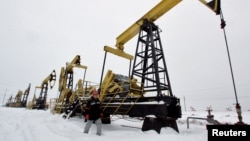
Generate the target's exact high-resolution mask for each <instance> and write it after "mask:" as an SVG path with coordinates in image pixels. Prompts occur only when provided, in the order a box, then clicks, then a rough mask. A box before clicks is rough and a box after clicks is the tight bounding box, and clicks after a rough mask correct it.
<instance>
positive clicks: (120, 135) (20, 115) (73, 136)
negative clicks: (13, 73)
mask: <svg viewBox="0 0 250 141" xmlns="http://www.w3.org/2000/svg"><path fill="white" fill-rule="evenodd" d="M0 113H1V116H0V140H1V141H85V140H86V141H98V140H102V141H103V140H104V141H106V140H108V141H118V140H119V141H125V140H126V141H128V140H129V141H133V140H136V141H147V140H150V141H151V140H163V139H164V140H166V139H167V140H180V141H207V129H206V125H207V124H209V123H207V122H206V121H205V120H198V119H189V128H188V127H187V117H199V118H206V117H207V114H208V113H207V111H206V110H204V111H183V112H182V117H181V118H180V119H178V120H177V125H178V129H179V133H177V132H176V131H175V130H173V129H172V128H169V127H164V128H162V129H161V133H160V134H158V133H157V132H156V131H155V130H149V131H144V132H143V131H142V130H141V129H140V128H141V127H142V123H143V121H142V120H139V119H135V118H129V117H124V116H118V115H115V116H113V117H112V118H111V119H112V120H111V124H103V134H102V136H97V135H96V134H95V133H96V127H95V125H92V127H91V129H90V132H89V134H84V133H83V128H84V125H85V122H84V119H83V118H82V117H81V116H75V117H72V118H69V119H64V118H62V114H53V113H51V112H50V110H30V109H26V108H11V107H0ZM211 114H212V115H214V119H215V120H218V121H219V122H222V123H232V124H233V123H236V122H237V121H238V118H237V113H236V112H235V111H234V110H232V111H212V112H211ZM242 117H243V122H244V123H246V124H249V123H250V111H243V112H242ZM127 126H130V127H127Z"/></svg>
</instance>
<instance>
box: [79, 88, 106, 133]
mask: <svg viewBox="0 0 250 141" xmlns="http://www.w3.org/2000/svg"><path fill="white" fill-rule="evenodd" d="M98 97H99V94H98V91H97V90H94V91H93V92H92V96H91V97H90V99H88V101H87V104H86V107H85V120H86V121H87V123H86V125H85V127H84V133H88V132H89V129H90V127H91V126H92V124H93V123H95V124H96V127H97V131H96V134H97V135H99V136H101V134H102V120H101V118H102V116H103V111H102V107H101V102H100V100H99V98H98Z"/></svg>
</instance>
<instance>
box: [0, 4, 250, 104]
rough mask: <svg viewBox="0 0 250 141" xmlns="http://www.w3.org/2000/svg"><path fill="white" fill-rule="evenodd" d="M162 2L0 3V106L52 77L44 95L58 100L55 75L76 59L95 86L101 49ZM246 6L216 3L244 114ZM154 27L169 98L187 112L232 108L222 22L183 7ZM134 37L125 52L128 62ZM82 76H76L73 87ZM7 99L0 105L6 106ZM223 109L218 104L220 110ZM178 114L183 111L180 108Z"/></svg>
mask: <svg viewBox="0 0 250 141" xmlns="http://www.w3.org/2000/svg"><path fill="white" fill-rule="evenodd" d="M158 2H160V0H147V1H145V0H136V1H135V0H119V1H118V0H105V1H104V0H88V1H87V0H70V1H69V0H0V19H1V21H0V64H1V71H0V72H1V73H0V102H1V104H2V103H3V102H4V103H5V102H6V101H7V99H8V98H9V97H10V96H11V95H13V96H15V95H16V94H17V92H18V90H23V91H24V90H25V89H26V88H27V87H28V85H29V83H31V91H30V96H29V98H32V97H33V95H34V89H35V86H37V85H41V82H42V81H43V80H44V79H45V78H46V77H47V76H48V75H49V74H50V73H51V72H52V70H53V69H55V70H56V73H57V83H56V85H55V87H54V88H53V90H49V91H48V96H49V97H56V96H57V95H58V81H59V75H60V70H61V67H65V65H66V62H70V61H71V60H72V59H73V58H74V57H75V56H76V55H80V56H81V63H82V65H85V66H88V69H87V73H86V80H88V81H92V82H97V83H99V82H100V79H101V78H100V77H101V70H102V66H103V59H104V51H103V47H104V45H109V46H113V47H114V45H115V41H116V37H117V36H118V35H120V34H121V33H122V32H123V31H124V30H125V29H127V28H128V27H129V26H130V25H131V24H133V23H134V22H135V21H136V20H138V19H139V18H140V17H142V16H143V15H144V14H145V13H146V12H147V11H149V10H150V9H151V8H153V7H154V6H155V5H156V4H157V3H158ZM249 5H250V1H249V0H238V1H236V0H222V2H221V7H222V11H223V15H224V18H225V21H226V24H227V25H226V28H225V30H226V35H227V39H228V45H229V51H230V57H231V62H232V67H233V73H234V78H235V84H236V90H237V94H238V100H239V102H240V104H241V106H242V108H243V109H250V104H249V100H250V96H249V91H250V74H249V72H250V63H249V62H250V55H249V53H250V42H249V40H250V28H249V25H250V19H249V15H248V14H249V13H250V10H249V8H248V7H249ZM155 24H157V25H159V27H160V28H161V30H162V32H161V40H162V44H163V48H164V54H165V59H166V63H167V68H168V71H169V72H168V73H169V77H170V82H171V85H172V90H173V94H174V95H175V96H177V97H179V98H181V104H183V103H184V97H185V101H186V107H187V108H189V107H190V106H192V107H195V108H197V109H198V108H201V109H205V108H206V107H208V106H210V105H212V106H214V107H220V108H222V109H223V108H226V107H229V106H232V107H233V106H234V105H233V104H234V103H235V95H234V94H235V93H234V89H233V82H232V77H231V72H230V66H229V61H228V56H227V51H226V44H225V40H224V34H223V30H222V29H221V28H220V17H219V16H217V15H215V13H214V12H213V11H211V10H210V9H208V8H207V7H206V6H204V5H203V4H202V3H200V2H199V1H198V0H183V1H182V2H181V3H179V4H178V5H177V6H175V7H174V8H173V9H171V10H170V11H169V12H167V13H165V14H164V15H163V16H162V17H161V18H160V19H158V20H157V21H155ZM136 42H137V37H134V38H133V39H132V40H130V41H129V42H128V43H126V44H125V51H126V52H128V53H130V54H132V55H133V54H134V53H135V48H136ZM107 69H111V70H113V72H114V73H119V74H124V75H127V74H128V69H129V62H128V61H127V60H125V59H123V58H119V57H117V56H114V55H112V54H108V56H107V62H106V66H105V71H104V73H106V70H107ZM83 75H84V71H83V70H81V69H78V68H76V69H75V77H74V79H75V80H78V79H80V78H82V77H83ZM4 95H5V99H4ZM222 101H224V103H223V104H222ZM183 107H184V105H183Z"/></svg>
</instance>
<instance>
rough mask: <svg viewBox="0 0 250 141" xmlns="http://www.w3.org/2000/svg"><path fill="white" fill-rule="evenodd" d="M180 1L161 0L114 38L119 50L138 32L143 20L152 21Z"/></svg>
mask: <svg viewBox="0 0 250 141" xmlns="http://www.w3.org/2000/svg"><path fill="white" fill-rule="evenodd" d="M181 1H182V0H162V1H161V2H160V3H158V4H157V5H156V6H155V7H153V8H152V9H151V10H150V11H148V12H147V13H146V14H145V15H144V16H142V17H141V18H140V19H139V20H138V21H136V22H135V23H134V24H133V25H131V26H130V27H129V28H128V29H127V30H125V31H124V32H123V33H122V34H120V35H119V36H118V37H117V38H116V47H117V48H118V49H119V50H123V49H124V44H125V43H126V42H128V41H129V40H130V39H132V38H133V37H134V36H135V35H136V34H138V32H139V30H140V26H141V25H142V24H143V20H148V21H150V22H154V21H155V20H157V19H158V18H160V17H161V16H162V15H163V14H165V13H166V12H167V11H169V10H170V9H172V8H173V7H174V6H176V5H177V4H178V3H179V2H181Z"/></svg>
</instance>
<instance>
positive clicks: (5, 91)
mask: <svg viewBox="0 0 250 141" xmlns="http://www.w3.org/2000/svg"><path fill="white" fill-rule="evenodd" d="M6 93H7V89H6V90H5V92H4V96H3V103H2V106H3V105H4V99H5V96H6Z"/></svg>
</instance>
